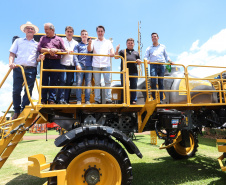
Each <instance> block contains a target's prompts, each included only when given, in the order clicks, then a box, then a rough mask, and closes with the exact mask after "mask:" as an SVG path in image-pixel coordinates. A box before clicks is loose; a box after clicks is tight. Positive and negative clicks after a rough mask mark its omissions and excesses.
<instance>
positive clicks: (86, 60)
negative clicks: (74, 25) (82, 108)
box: [74, 30, 93, 105]
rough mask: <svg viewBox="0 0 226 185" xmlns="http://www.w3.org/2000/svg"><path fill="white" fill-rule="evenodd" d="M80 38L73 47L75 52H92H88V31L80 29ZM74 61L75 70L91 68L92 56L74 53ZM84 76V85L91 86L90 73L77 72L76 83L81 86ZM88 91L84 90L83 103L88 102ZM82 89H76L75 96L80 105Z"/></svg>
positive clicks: (89, 90)
mask: <svg viewBox="0 0 226 185" xmlns="http://www.w3.org/2000/svg"><path fill="white" fill-rule="evenodd" d="M81 38H82V41H81V42H80V43H79V44H77V45H76V46H75V48H74V52H75V53H92V52H88V50H87V46H88V32H87V31H86V30H82V31H81ZM90 39H91V38H90ZM74 62H75V66H76V69H77V70H86V71H87V70H90V71H92V70H93V67H92V56H86V55H78V56H77V55H74ZM84 77H85V86H88V87H91V78H92V73H82V72H81V73H79V72H77V76H76V85H77V86H81V85H82V82H83V78H84ZM90 92H91V89H86V90H85V103H86V104H90ZM81 94H82V90H81V89H76V97H77V104H78V105H81V102H82V98H81Z"/></svg>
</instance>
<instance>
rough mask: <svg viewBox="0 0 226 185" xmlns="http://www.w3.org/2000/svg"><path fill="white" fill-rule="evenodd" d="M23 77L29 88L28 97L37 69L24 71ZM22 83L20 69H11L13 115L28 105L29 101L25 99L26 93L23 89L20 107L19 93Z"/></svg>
mask: <svg viewBox="0 0 226 185" xmlns="http://www.w3.org/2000/svg"><path fill="white" fill-rule="evenodd" d="M24 72H25V76H26V79H27V84H28V88H29V92H30V95H31V96H32V90H33V87H34V83H35V78H36V74H37V68H36V67H34V68H28V69H25V70H24ZM23 82H24V79H23V76H22V73H21V69H20V68H19V67H18V68H15V69H13V107H14V110H15V113H20V111H22V110H23V109H24V107H25V106H26V105H29V104H30V101H29V99H28V97H27V92H26V90H25V87H24V92H25V93H24V96H23V100H22V105H21V91H22V84H23Z"/></svg>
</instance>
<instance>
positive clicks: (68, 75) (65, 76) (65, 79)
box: [57, 26, 78, 104]
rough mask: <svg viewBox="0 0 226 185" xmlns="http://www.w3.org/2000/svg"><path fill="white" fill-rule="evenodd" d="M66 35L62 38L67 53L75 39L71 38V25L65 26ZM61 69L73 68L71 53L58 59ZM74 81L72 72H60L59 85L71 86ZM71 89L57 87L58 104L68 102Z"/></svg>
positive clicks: (74, 43)
mask: <svg viewBox="0 0 226 185" xmlns="http://www.w3.org/2000/svg"><path fill="white" fill-rule="evenodd" d="M65 34H66V37H64V38H63V41H64V47H65V49H66V51H67V52H68V53H71V52H73V51H74V47H75V45H77V44H78V42H77V41H75V40H74V39H73V34H74V29H73V28H72V27H71V26H67V27H66V28H65ZM60 64H61V69H68V70H75V64H74V62H73V55H63V57H62V59H61V60H60ZM73 82H74V73H72V72H61V73H60V83H59V85H60V86H72V84H73ZM70 93H71V89H58V96H57V101H58V104H67V103H69V98H70Z"/></svg>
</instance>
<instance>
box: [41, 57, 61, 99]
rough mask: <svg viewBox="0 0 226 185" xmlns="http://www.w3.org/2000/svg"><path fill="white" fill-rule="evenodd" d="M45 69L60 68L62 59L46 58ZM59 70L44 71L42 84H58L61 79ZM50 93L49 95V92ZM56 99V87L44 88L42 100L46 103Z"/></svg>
mask: <svg viewBox="0 0 226 185" xmlns="http://www.w3.org/2000/svg"><path fill="white" fill-rule="evenodd" d="M43 69H60V60H58V59H57V60H54V59H47V58H46V59H45V60H44V62H43ZM59 75H60V73H59V72H43V78H42V85H43V86H57V85H58V84H59V83H58V80H59ZM48 93H49V97H47V94H48ZM47 100H48V101H49V102H51V101H53V102H55V101H56V89H52V88H51V89H42V102H44V103H46V102H47Z"/></svg>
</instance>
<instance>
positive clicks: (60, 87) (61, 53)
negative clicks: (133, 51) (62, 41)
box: [38, 52, 128, 105]
mask: <svg viewBox="0 0 226 185" xmlns="http://www.w3.org/2000/svg"><path fill="white" fill-rule="evenodd" d="M43 54H44V55H46V54H49V53H48V52H45V53H43ZM56 54H59V55H67V54H68V53H67V52H57V53H56ZM70 55H86V56H104V57H110V56H109V55H101V54H89V53H70ZM117 57H118V58H121V59H122V61H123V63H125V62H124V58H123V57H121V56H119V55H117ZM47 71H48V72H69V73H79V72H82V73H90V72H92V73H111V74H113V73H114V74H123V78H125V77H126V76H128V75H126V73H127V71H126V69H125V70H123V71H121V72H117V71H93V70H92V71H90V70H87V71H86V70H67V69H43V60H41V69H40V83H39V99H38V104H41V94H42V89H44V88H48V89H50V88H52V89H125V87H126V85H125V84H124V85H123V87H99V86H92V87H90V86H43V85H42V80H43V72H47ZM123 97H124V101H123V103H124V104H125V105H127V102H128V98H127V97H126V92H125V91H124V93H123Z"/></svg>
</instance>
